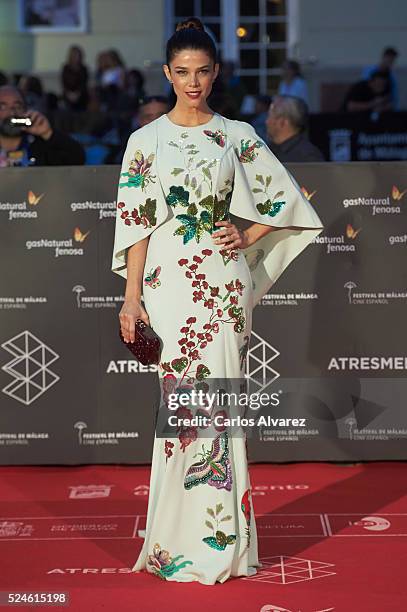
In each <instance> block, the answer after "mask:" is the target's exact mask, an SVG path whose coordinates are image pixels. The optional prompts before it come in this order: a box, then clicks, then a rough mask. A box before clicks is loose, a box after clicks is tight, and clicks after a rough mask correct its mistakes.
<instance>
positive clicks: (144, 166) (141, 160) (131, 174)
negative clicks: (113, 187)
mask: <svg viewBox="0 0 407 612" xmlns="http://www.w3.org/2000/svg"><path fill="white" fill-rule="evenodd" d="M154 157H155V155H154V153H150V155H149V156H148V157H147V159H145V157H144V155H143V153H142V152H141V151H140V150H139V149H138V150H137V151H136V152H135V154H134V159H132V160H131V161H130V166H129V169H128V171H127V172H121V173H120V176H125V177H127V178H128V180H127V182H125V183H119V187H120V188H121V187H141V189H142V190H143V191H144V190H145V188H146V186H147V185H148V183H149V182H151V183H155V180H154V179H155V178H156V177H155V175H152V174H151V166H152V163H153V161H154Z"/></svg>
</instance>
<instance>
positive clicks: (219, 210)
mask: <svg viewBox="0 0 407 612" xmlns="http://www.w3.org/2000/svg"><path fill="white" fill-rule="evenodd" d="M226 213H227V201H226V200H218V198H217V197H216V196H215V203H214V206H213V222H214V223H215V222H216V221H223V220H224V218H225V216H226Z"/></svg>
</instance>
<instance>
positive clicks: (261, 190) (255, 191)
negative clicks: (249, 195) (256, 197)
mask: <svg viewBox="0 0 407 612" xmlns="http://www.w3.org/2000/svg"><path fill="white" fill-rule="evenodd" d="M252 191H253V193H263V189H259V188H258V187H254V188H253V189H252Z"/></svg>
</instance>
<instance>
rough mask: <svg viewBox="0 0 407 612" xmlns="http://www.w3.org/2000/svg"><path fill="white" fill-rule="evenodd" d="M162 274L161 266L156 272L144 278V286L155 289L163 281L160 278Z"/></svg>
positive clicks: (151, 272)
mask: <svg viewBox="0 0 407 612" xmlns="http://www.w3.org/2000/svg"><path fill="white" fill-rule="evenodd" d="M160 272H161V266H157V267H156V268H155V270H150V272H149V273H148V274H147V276H146V277H145V278H144V284H145V285H148V286H149V287H151V289H155V288H156V287H159V286H160V285H161V281H160V279H159V278H158V276H159V274H160Z"/></svg>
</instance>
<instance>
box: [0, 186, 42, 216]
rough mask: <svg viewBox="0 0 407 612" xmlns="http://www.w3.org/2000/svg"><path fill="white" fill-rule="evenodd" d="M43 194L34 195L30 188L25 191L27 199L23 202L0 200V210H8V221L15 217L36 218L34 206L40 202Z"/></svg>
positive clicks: (36, 213)
mask: <svg viewBox="0 0 407 612" xmlns="http://www.w3.org/2000/svg"><path fill="white" fill-rule="evenodd" d="M44 195H45V194H44V193H41V194H40V195H36V194H35V193H34V192H33V191H31V190H30V191H28V193H27V199H26V200H24V201H23V202H0V211H2V210H4V211H8V220H9V221H14V220H15V219H37V218H38V211H37V210H36V209H35V208H34V207H35V206H37V204H39V203H40V202H41V200H42V198H43V197H44ZM27 202H28V204H29V207H28V206H27Z"/></svg>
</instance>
